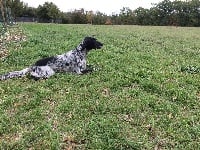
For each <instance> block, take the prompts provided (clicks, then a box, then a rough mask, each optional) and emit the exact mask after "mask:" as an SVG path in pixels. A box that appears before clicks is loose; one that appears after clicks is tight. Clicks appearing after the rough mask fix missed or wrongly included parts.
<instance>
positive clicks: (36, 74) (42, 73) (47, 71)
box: [30, 66, 55, 79]
mask: <svg viewBox="0 0 200 150" xmlns="http://www.w3.org/2000/svg"><path fill="white" fill-rule="evenodd" d="M54 74H55V72H54V70H53V69H52V68H51V67H49V66H33V67H32V68H31V72H30V75H31V77H33V78H35V79H46V78H49V77H50V76H52V75H54Z"/></svg>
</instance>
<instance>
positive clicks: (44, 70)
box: [0, 37, 103, 80]
mask: <svg viewBox="0 0 200 150" xmlns="http://www.w3.org/2000/svg"><path fill="white" fill-rule="evenodd" d="M102 46H103V44H102V43H101V42H99V41H97V39H95V38H93V37H85V38H84V39H83V41H82V42H81V43H80V44H79V45H78V46H77V47H76V48H75V49H74V50H71V51H68V52H67V53H64V54H62V55H57V56H52V57H47V58H43V59H40V60H38V61H36V63H35V64H34V65H32V66H30V67H28V68H25V69H23V70H20V71H13V72H9V73H7V74H4V75H1V76H0V80H6V79H10V78H16V77H23V76H25V75H27V74H30V76H31V77H33V78H34V79H44V78H49V77H50V76H52V75H54V74H55V73H56V72H73V73H76V74H84V73H87V72H90V71H92V69H91V68H88V66H87V64H86V55H87V53H88V52H89V51H90V50H92V49H100V48H102Z"/></svg>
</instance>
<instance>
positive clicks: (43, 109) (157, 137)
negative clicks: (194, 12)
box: [0, 23, 200, 150]
mask: <svg viewBox="0 0 200 150" xmlns="http://www.w3.org/2000/svg"><path fill="white" fill-rule="evenodd" d="M21 28H22V29H23V33H24V34H26V35H27V37H26V41H23V42H20V43H19V42H17V43H10V44H9V50H10V51H9V53H8V55H7V57H6V58H5V57H4V58H1V60H0V66H1V67H0V73H1V74H2V73H5V72H9V71H13V70H20V69H23V68H25V67H27V66H29V65H30V64H32V63H34V62H35V61H36V60H38V59H39V58H42V57H46V56H52V55H56V54H62V53H64V52H66V51H68V50H71V49H73V48H74V47H76V46H77V44H79V42H80V41H81V40H82V39H83V37H84V36H88V35H96V38H97V39H98V40H99V41H101V42H103V43H104V47H103V49H102V50H96V51H95V50H94V51H91V53H89V55H88V61H89V64H92V65H94V66H95V67H96V68H97V69H98V70H97V71H94V72H93V73H91V74H87V75H83V76H79V75H74V74H63V73H60V74H56V75H55V76H53V77H51V78H50V79H48V80H39V81H37V82H36V81H34V80H31V79H29V78H27V77H24V78H21V79H12V80H6V81H1V83H0V149H17V150H18V149H126V150H127V149H130V150H132V149H155V150H158V149H186V150H189V149H200V147H199V141H200V117H199V114H200V103H199V101H200V85H199V81H200V74H199V72H200V62H199V54H200V51H199V50H200V49H199V48H200V43H199V41H200V36H199V35H200V30H199V28H180V27H178V28H176V27H150V26H146V27H144V26H95V25H94V26H91V25H60V24H33V23H32V24H23V25H22V26H21Z"/></svg>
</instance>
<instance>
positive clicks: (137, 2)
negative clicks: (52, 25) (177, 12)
mask: <svg viewBox="0 0 200 150" xmlns="http://www.w3.org/2000/svg"><path fill="white" fill-rule="evenodd" d="M22 1H23V2H24V3H27V4H28V6H29V7H35V8H37V7H38V6H39V5H43V4H44V3H45V2H53V3H54V4H55V5H56V6H57V7H58V8H59V9H60V10H61V11H63V12H68V11H72V10H75V9H80V8H84V10H87V11H89V10H93V11H94V12H96V11H100V12H102V13H106V14H107V15H111V14H112V13H119V12H120V9H122V8H123V7H129V8H130V9H132V10H134V9H137V8H138V7H143V8H150V7H152V4H155V3H158V2H161V1H163V0H22Z"/></svg>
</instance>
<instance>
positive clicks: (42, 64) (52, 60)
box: [35, 56, 56, 66]
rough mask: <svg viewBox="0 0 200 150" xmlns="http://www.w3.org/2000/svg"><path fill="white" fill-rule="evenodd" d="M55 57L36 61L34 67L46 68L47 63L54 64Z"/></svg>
mask: <svg viewBox="0 0 200 150" xmlns="http://www.w3.org/2000/svg"><path fill="white" fill-rule="evenodd" d="M54 60H56V58H55V57H53V56H52V57H47V58H43V59H40V60H38V61H36V63H35V66H46V65H47V64H48V63H49V62H54Z"/></svg>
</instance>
